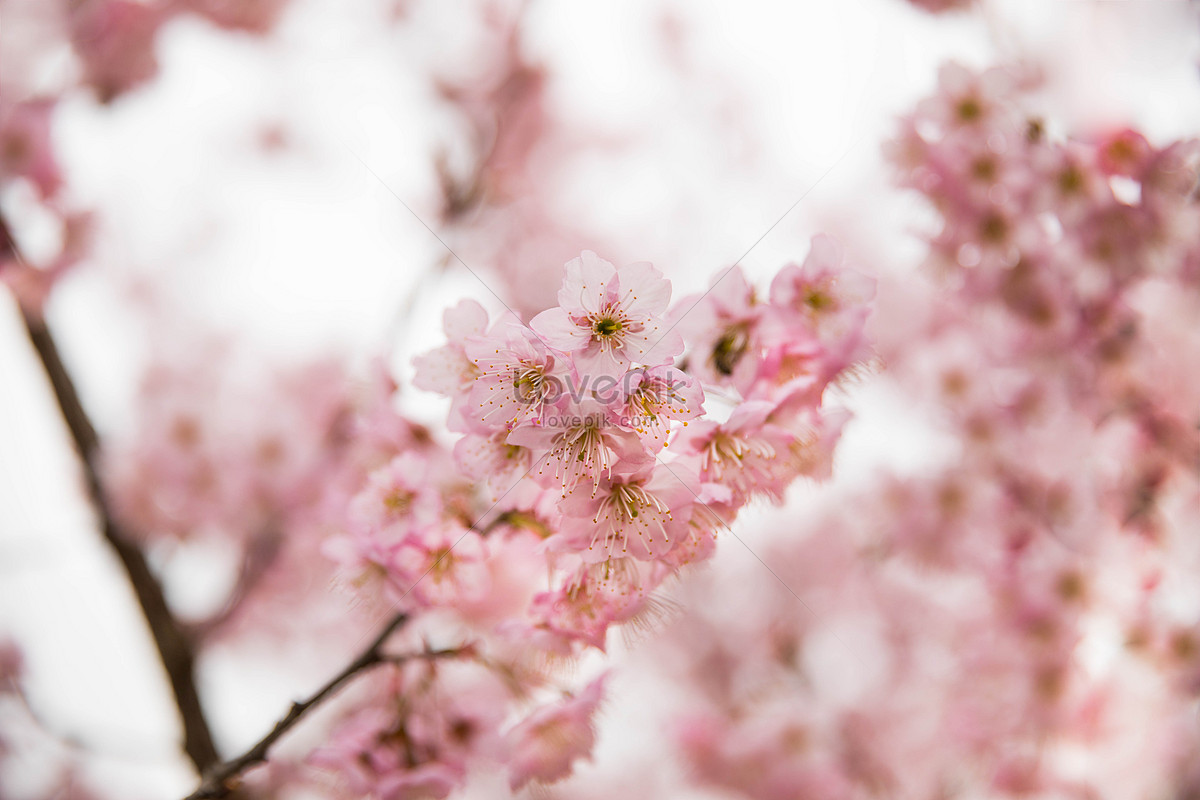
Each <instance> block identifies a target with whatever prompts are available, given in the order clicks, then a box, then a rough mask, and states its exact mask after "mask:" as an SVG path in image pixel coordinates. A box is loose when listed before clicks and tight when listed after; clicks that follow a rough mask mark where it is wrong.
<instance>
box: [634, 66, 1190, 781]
mask: <svg viewBox="0 0 1200 800" xmlns="http://www.w3.org/2000/svg"><path fill="white" fill-rule="evenodd" d="M1034 91H1036V85H1035V84H1034V83H1031V82H1029V81H1027V80H1024V79H1022V78H1021V76H1020V73H1019V72H1014V71H1008V70H1001V69H994V70H990V71H988V72H985V73H983V74H976V73H972V72H970V71H968V70H966V69H964V68H962V67H959V66H957V65H949V66H947V67H945V68H944V69H943V71H942V76H941V81H940V86H939V90H938V92H937V94H936V95H935V96H933V97H932V98H930V99H929V100H927V101H925V102H923V103H922V104H921V105H920V106H918V108H917V110H916V112H915V113H914V114H912V115H910V116H908V117H906V118H905V119H904V120H902V122H901V132H900V135H899V137H898V138H897V139H896V140H895V141H894V142H893V143H892V144H891V146H890V154H891V157H892V159H893V161H894V163H895V164H896V166H897V168H898V170H899V173H900V177H901V180H902V181H903V182H904V183H905V184H906V185H909V186H911V187H913V188H916V189H917V190H919V191H920V192H921V193H922V194H923V195H925V196H926V197H927V198H928V199H929V200H930V201H931V202H932V203H933V205H934V207H935V208H936V210H937V211H938V213H939V215H940V216H941V217H942V226H941V228H940V230H939V231H937V232H935V233H933V234H932V235H931V236H930V239H929V244H930V256H929V259H928V261H927V262H926V264H925V265H924V266H925V269H924V271H923V272H924V274H922V275H918V276H914V275H911V274H905V275H903V276H897V277H896V278H894V279H891V280H888V281H884V282H881V291H880V298H879V305H878V314H877V316H876V317H875V318H873V319H874V322H873V326H874V327H873V328H872V330H873V333H874V338H875V343H876V345H877V347H878V350H879V352H880V354H881V356H882V359H883V361H884V363H885V364H886V372H885V374H886V375H887V376H888V377H889V378H890V380H891V382H892V384H893V385H894V386H895V388H896V389H897V390H898V391H899V392H901V396H902V397H903V398H905V399H906V401H907V402H908V403H909V404H910V407H911V408H912V409H913V410H914V413H918V414H920V415H921V416H922V418H924V419H926V420H927V423H928V424H929V425H930V426H932V428H933V431H934V432H933V433H932V434H931V435H930V436H929V437H928V440H929V441H930V442H931V443H932V442H938V443H939V444H938V448H937V449H938V450H939V451H940V452H941V453H942V454H941V455H934V454H933V453H931V454H930V456H929V459H928V461H929V463H927V464H926V465H925V467H923V468H922V469H921V470H920V471H919V472H918V473H917V474H907V475H903V474H895V475H883V476H881V478H880V479H879V481H877V482H875V483H874V484H873V485H871V486H869V487H868V488H867V489H866V490H863V491H861V492H858V491H856V492H854V493H850V492H843V494H842V495H840V496H838V497H835V498H833V499H831V500H830V502H829V504H828V508H827V509H826V511H825V512H824V513H822V514H821V515H820V516H819V517H818V519H817V520H816V521H815V522H813V523H811V524H809V525H806V526H804V528H805V530H804V533H803V534H802V535H800V536H797V535H796V530H795V525H794V523H793V524H791V525H789V526H788V528H787V531H786V534H787V535H786V537H781V538H779V540H778V541H777V542H776V544H775V545H773V546H772V548H771V549H770V550H768V551H766V552H764V553H763V554H762V556H763V559H764V561H765V562H766V563H768V564H770V565H771V567H772V569H773V570H774V571H775V572H776V573H777V575H778V577H779V580H780V583H778V584H776V585H773V586H767V587H763V588H760V589H758V590H757V591H756V592H753V593H748V594H744V595H743V596H742V597H741V598H740V600H739V601H738V602H735V603H733V604H732V607H730V608H720V607H712V606H708V605H705V604H704V603H702V602H700V600H699V598H700V597H701V596H713V595H717V594H720V595H721V596H731V594H732V593H735V592H745V587H747V586H749V585H751V584H752V583H753V581H752V580H750V579H748V577H747V576H746V575H744V574H738V575H736V576H729V577H727V578H726V579H725V581H724V582H721V581H717V582H715V585H714V582H711V581H710V582H708V583H704V584H701V585H700V586H698V587H696V588H695V589H693V590H692V591H693V592H694V593H695V595H696V597H697V602H695V603H693V604H691V605H690V607H691V608H693V609H695V610H696V613H695V614H693V615H691V617H690V618H689V619H686V620H684V622H683V623H682V624H681V625H680V626H679V627H678V628H677V629H675V631H674V632H673V633H672V636H671V637H670V639H669V642H668V643H667V644H666V645H665V647H664V648H663V650H662V651H661V652H660V654H659V656H658V657H660V658H667V659H670V660H669V661H668V662H667V667H666V668H667V670H668V671H669V672H670V674H671V675H672V676H675V677H676V683H675V686H676V687H678V686H683V687H684V693H685V694H684V697H685V699H684V700H683V701H682V704H681V707H680V710H679V711H678V713H677V715H676V733H677V736H676V739H677V742H678V745H679V747H680V750H681V752H682V753H683V754H684V757H685V758H686V759H687V760H688V761H689V763H690V764H691V765H692V767H693V769H694V770H695V775H696V777H697V778H698V780H699V781H700V782H701V783H705V784H709V785H715V786H720V787H724V788H725V789H726V790H729V791H733V792H735V793H737V794H739V795H742V796H746V797H754V798H763V799H767V800H772V799H774V798H790V797H797V796H801V797H805V796H819V797H824V798H834V799H835V800H836V799H837V798H847V800H849V799H850V798H867V797H878V796H886V797H933V796H946V794H947V793H950V794H954V795H962V796H987V797H1022V798H1078V799H1079V800H1084V798H1087V800H1096V799H1097V798H1113V800H1117V798H1133V797H1138V798H1141V797H1161V796H1187V795H1188V794H1190V793H1193V792H1194V791H1195V790H1196V787H1197V785H1198V783H1197V777H1196V776H1197V775H1198V774H1200V772H1198V764H1197V758H1196V753H1197V752H1200V750H1198V747H1197V746H1198V745H1200V737H1198V736H1197V730H1196V728H1195V724H1194V716H1193V714H1192V712H1191V709H1194V707H1195V701H1196V696H1197V694H1196V693H1197V690H1198V689H1200V682H1198V681H1197V676H1198V675H1200V669H1198V665H1200V648H1198V647H1197V642H1200V614H1198V613H1197V609H1200V604H1198V601H1200V593H1197V591H1196V588H1195V581H1194V575H1195V571H1196V569H1197V568H1198V567H1200V561H1198V560H1197V554H1196V548H1195V532H1196V531H1197V530H1200V467H1198V465H1200V381H1198V380H1197V373H1196V371H1195V370H1193V369H1188V368H1187V366H1186V365H1189V364H1193V363H1197V358H1200V337H1198V336H1197V335H1196V328H1195V321H1196V320H1197V319H1200V292H1198V291H1197V290H1198V289H1200V272H1198V271H1197V264H1198V263H1200V236H1198V235H1197V233H1198V230H1197V225H1200V214H1197V206H1196V193H1195V191H1196V190H1195V187H1196V181H1197V175H1198V167H1200V159H1198V155H1200V150H1198V148H1197V144H1196V143H1194V142H1177V143H1170V144H1166V145H1163V146H1155V145H1153V144H1151V143H1150V142H1149V141H1148V140H1147V139H1146V138H1145V137H1144V136H1142V135H1141V134H1139V133H1138V132H1136V131H1132V130H1121V131H1116V132H1112V133H1107V134H1104V135H1100V136H1097V137H1094V138H1091V139H1088V140H1082V139H1061V138H1057V137H1055V136H1053V135H1052V134H1051V133H1050V132H1049V131H1050V130H1052V128H1051V125H1052V121H1051V122H1047V121H1043V120H1041V119H1038V118H1035V117H1032V116H1031V115H1030V114H1029V113H1028V112H1027V111H1026V109H1027V108H1028V107H1029V105H1030V104H1031V103H1030V100H1029V95H1030V94H1031V93H1032V92H1034ZM680 674H685V675H687V679H686V680H683V681H679V680H678V679H677V676H679V675H680Z"/></svg>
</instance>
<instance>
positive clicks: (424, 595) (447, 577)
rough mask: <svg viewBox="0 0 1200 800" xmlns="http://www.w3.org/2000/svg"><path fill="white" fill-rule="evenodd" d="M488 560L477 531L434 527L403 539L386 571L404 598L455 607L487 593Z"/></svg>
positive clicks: (484, 544)
mask: <svg viewBox="0 0 1200 800" xmlns="http://www.w3.org/2000/svg"><path fill="white" fill-rule="evenodd" d="M487 557H488V548H487V543H486V542H485V541H484V539H483V537H482V536H480V535H479V534H478V533H477V532H476V531H474V530H468V529H465V528H462V527H460V526H458V525H437V526H430V527H427V528H424V529H422V530H420V531H415V532H413V533H411V534H410V535H408V536H406V537H405V539H404V541H402V542H401V543H400V544H399V546H398V547H397V548H396V549H395V551H394V555H393V558H392V561H391V563H389V564H388V568H389V572H390V573H393V574H394V575H395V577H396V579H397V580H396V583H397V585H398V586H399V587H402V588H403V590H404V591H403V594H407V595H408V596H409V597H410V598H415V599H416V600H417V601H418V602H420V603H422V604H424V605H431V606H454V605H456V604H457V603H459V602H464V603H468V604H470V603H472V602H475V601H478V600H479V599H480V598H481V597H482V596H484V595H485V594H486V593H487V591H488V589H489V588H490V573H489V572H488V567H487Z"/></svg>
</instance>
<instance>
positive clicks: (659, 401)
mask: <svg viewBox="0 0 1200 800" xmlns="http://www.w3.org/2000/svg"><path fill="white" fill-rule="evenodd" d="M610 408H612V410H613V412H614V416H616V417H617V419H618V421H619V422H620V423H621V424H622V425H624V426H625V427H629V428H633V429H634V430H636V431H637V432H638V433H640V434H642V435H643V436H649V437H650V438H652V439H653V440H654V442H655V444H658V443H662V445H663V446H664V447H665V446H666V444H667V438H668V437H669V435H670V433H671V429H670V424H671V422H672V421H673V420H680V421H683V420H689V419H695V418H696V417H699V416H700V415H701V414H703V413H704V389H703V388H702V387H701V386H700V382H699V381H698V380H696V379H695V378H693V377H692V376H690V375H688V374H687V373H685V372H682V371H680V370H677V369H675V368H674V367H668V366H658V367H642V368H640V369H635V370H630V371H629V372H627V373H625V375H624V376H623V377H622V378H621V382H620V385H619V387H618V390H617V395H616V397H615V398H614V399H613V403H612V405H611V406H610Z"/></svg>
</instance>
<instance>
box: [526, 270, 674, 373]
mask: <svg viewBox="0 0 1200 800" xmlns="http://www.w3.org/2000/svg"><path fill="white" fill-rule="evenodd" d="M670 300H671V284H670V282H669V281H667V280H666V279H664V278H663V276H662V273H661V272H659V271H658V270H657V269H655V268H654V267H652V266H651V265H649V264H647V263H644V262H640V263H637V264H630V265H629V266H627V267H624V268H622V269H621V270H620V271H618V270H617V269H616V268H614V267H613V265H612V264H610V263H609V262H607V261H605V260H604V259H602V258H600V257H599V256H597V255H596V254H595V253H593V252H591V251H590V250H587V251H584V253H583V255H582V256H580V257H579V258H576V259H573V260H572V261H569V262H568V263H567V275H566V278H565V280H564V281H563V285H562V288H561V289H559V291H558V304H559V307H558V308H551V309H548V310H546V311H543V312H542V313H541V314H538V315H537V316H536V317H534V318H533V321H532V322H531V323H530V324H531V325H532V327H533V329H534V330H535V331H537V333H538V334H539V335H540V336H542V337H543V338H544V339H545V341H546V343H547V344H549V345H550V346H551V347H554V348H557V349H559V350H562V351H563V352H567V353H571V354H572V355H573V356H574V358H575V363H576V365H577V366H578V367H579V370H580V372H581V373H584V374H586V375H591V376H596V375H619V374H621V373H622V372H624V371H625V369H626V368H627V367H628V366H629V365H630V364H645V365H647V366H657V365H659V364H666V363H668V362H669V361H670V360H671V359H672V358H674V357H675V356H676V355H678V354H679V353H680V352H682V351H683V340H682V339H681V338H680V335H679V334H678V333H677V332H675V331H672V330H670V326H669V325H667V324H666V323H665V322H664V321H663V317H662V315H663V312H665V311H666V310H667V304H668V303H669V302H670Z"/></svg>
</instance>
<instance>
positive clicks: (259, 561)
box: [184, 526, 283, 643]
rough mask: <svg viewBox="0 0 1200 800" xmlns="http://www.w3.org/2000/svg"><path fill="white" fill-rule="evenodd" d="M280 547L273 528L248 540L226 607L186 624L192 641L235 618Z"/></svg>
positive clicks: (278, 533) (272, 562)
mask: <svg viewBox="0 0 1200 800" xmlns="http://www.w3.org/2000/svg"><path fill="white" fill-rule="evenodd" d="M282 545H283V534H282V533H280V531H279V529H278V528H276V527H273V526H272V527H267V528H265V529H263V530H261V531H259V532H258V533H257V534H255V535H254V536H253V537H252V538H251V539H250V541H249V542H248V543H247V544H246V549H245V552H244V553H243V555H242V563H241V566H240V567H239V569H238V576H237V582H236V583H235V584H234V586H233V589H231V590H230V592H229V597H228V598H226V600H225V604H224V605H223V606H222V607H221V608H220V609H219V610H218V611H216V612H215V613H214V614H212V615H211V616H209V617H207V618H205V619H202V620H198V621H196V622H189V623H185V626H184V630H185V632H186V633H187V635H188V637H189V638H190V639H191V640H192V641H193V642H197V643H198V642H203V641H204V640H205V639H208V638H209V637H211V636H212V635H213V634H215V633H216V632H217V631H218V630H220V629H221V628H222V627H224V626H225V625H226V624H227V623H228V622H229V621H230V620H231V619H233V617H234V616H236V615H237V613H238V611H239V610H240V609H241V608H242V605H243V603H244V602H245V601H246V598H248V597H249V596H250V594H251V593H252V592H253V591H254V589H255V587H256V586H258V584H259V582H260V581H261V580H262V578H263V576H264V575H266V574H267V571H268V569H270V567H271V565H272V564H274V563H275V559H276V558H277V557H278V555H279V551H280V549H281V547H282Z"/></svg>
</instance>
